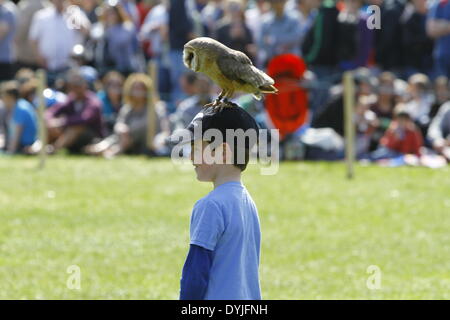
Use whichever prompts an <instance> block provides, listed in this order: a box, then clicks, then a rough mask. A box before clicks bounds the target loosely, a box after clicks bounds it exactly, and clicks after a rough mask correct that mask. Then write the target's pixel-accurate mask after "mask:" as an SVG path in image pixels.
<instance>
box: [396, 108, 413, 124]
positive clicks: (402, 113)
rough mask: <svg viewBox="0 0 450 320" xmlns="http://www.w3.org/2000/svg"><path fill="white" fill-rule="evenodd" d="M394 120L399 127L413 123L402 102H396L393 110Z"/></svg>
mask: <svg viewBox="0 0 450 320" xmlns="http://www.w3.org/2000/svg"><path fill="white" fill-rule="evenodd" d="M394 120H395V121H396V122H397V124H398V126H399V128H407V127H409V126H411V124H412V123H413V121H412V118H411V115H410V114H409V112H408V110H407V109H406V107H405V105H404V104H398V105H397V106H396V107H395V110H394Z"/></svg>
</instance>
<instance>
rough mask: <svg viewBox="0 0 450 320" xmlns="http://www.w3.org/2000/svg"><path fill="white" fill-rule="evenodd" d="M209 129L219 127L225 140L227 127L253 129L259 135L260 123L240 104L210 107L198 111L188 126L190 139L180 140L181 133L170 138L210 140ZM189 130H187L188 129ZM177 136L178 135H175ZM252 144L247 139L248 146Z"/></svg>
mask: <svg viewBox="0 0 450 320" xmlns="http://www.w3.org/2000/svg"><path fill="white" fill-rule="evenodd" d="M200 126H201V130H196V129H195V128H196V127H200ZM209 129H217V130H219V131H220V132H221V134H222V137H223V141H225V139H226V137H227V135H226V132H227V129H232V130H238V129H242V130H243V131H244V132H246V131H247V130H249V129H251V130H254V131H255V134H256V136H258V132H259V131H258V130H259V127H258V124H257V123H256V121H255V119H253V117H252V116H251V115H250V114H249V113H248V112H247V111H245V110H244V109H242V108H241V107H239V106H232V107H225V108H223V109H222V110H218V109H217V108H213V107H208V108H205V109H203V110H202V111H200V112H199V113H197V115H196V116H195V117H194V119H193V120H192V121H191V123H190V124H189V125H188V126H187V127H186V129H184V130H185V133H189V134H190V139H185V138H184V139H183V140H182V141H179V140H180V135H179V134H174V135H173V136H172V137H171V138H170V140H171V142H172V143H176V141H179V142H180V143H182V144H185V143H189V142H192V141H195V140H198V139H202V140H209V139H207V138H205V137H204V134H205V132H206V131H207V130H209ZM186 130H187V131H186ZM175 136H176V137H175ZM252 146H253V143H252V145H248V141H246V145H245V147H246V148H251V147H252Z"/></svg>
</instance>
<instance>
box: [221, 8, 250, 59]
mask: <svg viewBox="0 0 450 320" xmlns="http://www.w3.org/2000/svg"><path fill="white" fill-rule="evenodd" d="M216 40H218V41H219V42H221V43H223V44H224V45H226V46H227V47H229V48H231V49H234V50H238V51H241V52H244V53H245V54H246V55H247V56H248V57H249V58H251V59H252V60H254V58H255V56H256V47H255V45H254V44H253V38H252V33H251V31H250V29H249V28H248V27H247V25H246V23H245V15H244V8H243V4H242V2H241V1H240V0H227V2H226V5H225V17H224V19H222V21H221V22H220V24H219V27H218V28H217V34H216Z"/></svg>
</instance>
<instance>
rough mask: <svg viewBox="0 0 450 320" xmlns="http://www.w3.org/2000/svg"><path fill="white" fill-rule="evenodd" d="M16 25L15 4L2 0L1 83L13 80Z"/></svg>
mask: <svg viewBox="0 0 450 320" xmlns="http://www.w3.org/2000/svg"><path fill="white" fill-rule="evenodd" d="M16 24H17V17H16V6H15V4H14V3H13V2H11V1H9V0H0V81H5V80H11V79H12V78H13V74H14V70H13V59H14V56H13V45H14V35H15V32H16Z"/></svg>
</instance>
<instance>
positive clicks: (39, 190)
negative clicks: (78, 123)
mask: <svg viewBox="0 0 450 320" xmlns="http://www.w3.org/2000/svg"><path fill="white" fill-rule="evenodd" d="M36 164H37V160H36V159H34V158H6V157H3V158H1V157H0V298H2V299H5V298H8V299H10V298H14V299H23V298H25V299H176V298H177V297H178V290H179V278H180V272H181V269H182V266H183V263H184V259H185V257H186V253H187V250H188V240H189V233H188V230H189V217H190V212H191V208H192V206H193V204H194V202H195V201H196V200H197V199H199V198H200V197H202V196H203V195H205V194H206V193H207V192H208V191H209V190H210V188H211V187H210V185H208V184H204V183H199V182H197V181H195V176H194V173H193V171H192V170H191V169H190V168H184V167H176V166H175V165H174V164H172V163H171V162H170V160H167V159H158V160H149V159H147V158H143V157H136V158H128V157H121V158H118V159H115V160H112V161H108V160H103V159H94V158H85V157H65V156H56V157H53V158H51V159H49V161H48V163H47V167H46V169H44V170H42V171H37V170H36ZM449 177H450V174H449V168H448V167H447V168H444V169H440V170H431V169H425V168H380V167H374V166H369V167H357V168H356V179H355V180H353V181H347V180H345V179H344V165H343V164H341V163H304V162H297V163H283V164H282V165H281V167H280V170H279V172H278V174H276V175H274V176H263V175H260V172H259V169H258V167H255V166H252V167H250V168H249V170H248V172H246V174H245V177H244V183H245V184H246V186H247V188H248V190H249V191H250V193H251V194H252V196H253V198H254V200H255V202H256V204H257V206H258V208H259V214H260V218H261V227H262V234H263V242H262V255H261V259H262V260H261V268H260V273H261V287H262V293H263V297H264V298H265V299H340V298H342V299H380V298H381V299H404V298H411V299H431V298H436V299H450V196H449V195H450V178H449ZM71 265H76V266H78V267H79V268H80V270H81V289H80V290H71V289H69V288H68V287H67V285H66V283H67V279H68V277H69V274H68V273H67V268H68V267H69V266H71ZM370 265H376V266H378V267H379V268H380V270H381V288H380V289H378V290H371V289H369V288H368V287H367V285H366V281H367V279H368V277H369V276H370V274H369V273H367V268H368V267H369V266H370Z"/></svg>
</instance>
